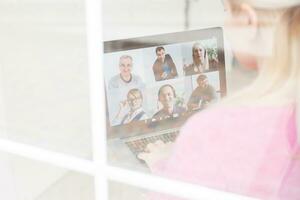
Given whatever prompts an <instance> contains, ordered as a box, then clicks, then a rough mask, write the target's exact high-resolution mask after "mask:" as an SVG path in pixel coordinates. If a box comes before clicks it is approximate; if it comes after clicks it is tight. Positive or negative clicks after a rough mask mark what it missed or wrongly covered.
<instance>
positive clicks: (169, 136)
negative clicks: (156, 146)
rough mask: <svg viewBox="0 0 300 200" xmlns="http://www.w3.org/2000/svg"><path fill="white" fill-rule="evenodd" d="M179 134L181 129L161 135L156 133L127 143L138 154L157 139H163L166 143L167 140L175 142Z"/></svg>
mask: <svg viewBox="0 0 300 200" xmlns="http://www.w3.org/2000/svg"><path fill="white" fill-rule="evenodd" d="M178 134H179V130H176V131H173V132H169V133H165V134H161V135H155V136H149V137H145V138H139V139H137V140H130V141H127V142H125V144H126V145H127V146H128V147H129V149H130V150H131V151H132V153H134V155H136V156H137V155H138V154H139V153H143V152H145V149H146V147H147V145H148V144H149V143H154V142H156V141H157V140H161V141H163V142H164V143H167V142H174V141H175V139H176V137H177V136H178Z"/></svg>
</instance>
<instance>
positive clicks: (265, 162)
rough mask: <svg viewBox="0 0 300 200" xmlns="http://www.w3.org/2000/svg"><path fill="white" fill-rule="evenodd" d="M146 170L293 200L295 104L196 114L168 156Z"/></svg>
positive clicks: (299, 172)
mask: <svg viewBox="0 0 300 200" xmlns="http://www.w3.org/2000/svg"><path fill="white" fill-rule="evenodd" d="M152 170H153V173H155V174H158V175H162V176H166V177H170V178H175V179H179V180H182V181H187V182H191V183H195V184H199V185H202V186H207V187H211V188H216V189H220V190H225V191H229V192H235V193H239V194H243V195H249V196H252V197H257V198H261V199H289V200H294V199H295V200H296V199H298V200H299V199H300V150H299V145H298V143H297V134H296V122H295V106H294V105H286V106H282V107H231V108H229V107H227V108H225V107H218V108H214V109H210V110H207V111H203V112H201V113H199V114H196V115H194V116H193V117H192V118H191V119H190V120H189V121H188V122H187V123H186V124H185V126H184V127H183V128H182V130H181V133H180V136H179V137H178V139H177V141H176V143H175V145H174V149H173V152H172V155H171V156H170V158H169V159H168V160H165V161H162V162H159V163H157V165H156V166H155V167H154V168H153V169H152ZM155 199H156V200H158V199H169V198H167V197H162V196H160V197H158V196H156V197H155Z"/></svg>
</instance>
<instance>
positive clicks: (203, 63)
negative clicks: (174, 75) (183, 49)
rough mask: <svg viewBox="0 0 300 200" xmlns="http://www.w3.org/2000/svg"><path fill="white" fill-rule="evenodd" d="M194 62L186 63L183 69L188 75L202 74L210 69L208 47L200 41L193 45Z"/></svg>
mask: <svg viewBox="0 0 300 200" xmlns="http://www.w3.org/2000/svg"><path fill="white" fill-rule="evenodd" d="M192 57H193V63H191V64H189V65H184V66H183V70H184V74H185V75H186V76H190V75H194V74H200V73H203V72H205V71H208V70H209V62H208V55H207V51H206V49H205V48H204V47H203V46H202V45H201V44H200V43H198V42H196V43H195V44H194V45H193V47H192Z"/></svg>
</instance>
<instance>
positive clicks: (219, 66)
mask: <svg viewBox="0 0 300 200" xmlns="http://www.w3.org/2000/svg"><path fill="white" fill-rule="evenodd" d="M104 76H105V77H104V80H105V91H106V108H107V109H106V115H107V134H108V135H107V137H108V139H110V138H123V137H130V136H136V135H141V134H148V133H153V132H156V131H163V130H168V129H174V128H180V127H181V126H182V125H183V124H184V122H185V121H186V120H187V119H188V118H189V117H190V116H191V115H193V114H194V113H196V112H201V111H202V110H203V109H205V108H206V107H207V106H209V105H210V104H212V103H215V102H217V101H218V100H220V98H222V97H223V96H225V95H226V75H225V60H224V44H223V32H222V29H221V28H208V29H201V30H193V31H184V32H177V33H169V34H161V35H155V36H147V37H139V38H132V39H124V40H115V41H107V42H105V43H104Z"/></svg>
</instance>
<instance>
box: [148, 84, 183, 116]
mask: <svg viewBox="0 0 300 200" xmlns="http://www.w3.org/2000/svg"><path fill="white" fill-rule="evenodd" d="M175 98H176V92H175V89H174V88H173V86H171V85H169V84H166V85H163V86H161V87H160V89H159V90H158V101H159V102H160V103H161V104H162V106H163V107H162V109H160V110H159V111H158V112H157V113H155V114H154V115H153V117H152V119H154V120H162V119H167V118H171V117H176V116H178V115H180V114H182V113H184V112H185V111H186V109H185V108H184V107H181V106H178V105H176V104H175Z"/></svg>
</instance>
